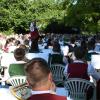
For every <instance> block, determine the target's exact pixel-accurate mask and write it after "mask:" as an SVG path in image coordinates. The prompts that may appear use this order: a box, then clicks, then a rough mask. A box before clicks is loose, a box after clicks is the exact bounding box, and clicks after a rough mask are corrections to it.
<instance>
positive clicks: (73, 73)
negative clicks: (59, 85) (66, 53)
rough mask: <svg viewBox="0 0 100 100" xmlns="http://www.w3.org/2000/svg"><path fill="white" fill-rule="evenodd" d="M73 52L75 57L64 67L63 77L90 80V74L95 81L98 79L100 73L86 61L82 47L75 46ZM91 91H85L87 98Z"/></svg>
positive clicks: (99, 78)
mask: <svg viewBox="0 0 100 100" xmlns="http://www.w3.org/2000/svg"><path fill="white" fill-rule="evenodd" d="M74 54H75V57H76V59H75V60H74V61H73V63H70V64H68V65H67V66H66V67H65V71H64V73H65V77H67V78H82V79H86V80H90V76H92V77H93V78H94V79H95V80H96V81H99V80H100V74H98V73H97V72H96V70H95V69H94V67H93V66H92V65H91V64H88V63H87V62H86V60H85V51H84V49H83V48H82V47H76V48H75V50H74ZM91 92H92V90H89V92H87V100H89V99H90V97H91V95H92V93H91Z"/></svg>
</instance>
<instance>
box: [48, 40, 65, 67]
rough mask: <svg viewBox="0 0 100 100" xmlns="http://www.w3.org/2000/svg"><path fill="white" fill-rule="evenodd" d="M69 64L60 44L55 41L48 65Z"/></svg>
mask: <svg viewBox="0 0 100 100" xmlns="http://www.w3.org/2000/svg"><path fill="white" fill-rule="evenodd" d="M66 63H67V59H66V58H65V57H64V55H63V53H62V52H61V48H60V44H59V42H57V41H53V49H52V53H50V54H49V58H48V64H49V65H51V64H62V65H65V64H66Z"/></svg>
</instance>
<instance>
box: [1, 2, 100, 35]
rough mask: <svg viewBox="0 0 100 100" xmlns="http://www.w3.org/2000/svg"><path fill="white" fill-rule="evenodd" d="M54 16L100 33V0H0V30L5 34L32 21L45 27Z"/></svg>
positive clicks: (22, 29) (25, 27)
mask: <svg viewBox="0 0 100 100" xmlns="http://www.w3.org/2000/svg"><path fill="white" fill-rule="evenodd" d="M53 19H55V20H56V21H57V23H58V24H60V23H61V24H63V25H64V26H72V27H80V29H81V31H82V32H90V33H96V32H100V0H0V31H2V32H5V31H6V34H8V33H10V32H15V33H26V32H28V31H29V25H30V22H32V21H34V20H37V24H38V26H39V29H40V30H44V29H46V27H48V25H50V24H51V23H52V20H53ZM7 31H8V32H7Z"/></svg>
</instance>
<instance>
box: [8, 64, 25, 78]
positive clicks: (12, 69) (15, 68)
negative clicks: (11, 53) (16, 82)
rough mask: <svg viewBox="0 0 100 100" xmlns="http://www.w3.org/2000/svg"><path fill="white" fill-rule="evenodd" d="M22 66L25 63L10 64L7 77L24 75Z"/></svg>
mask: <svg viewBox="0 0 100 100" xmlns="http://www.w3.org/2000/svg"><path fill="white" fill-rule="evenodd" d="M24 65H25V63H16V64H10V66H9V75H10V76H15V75H25V71H24Z"/></svg>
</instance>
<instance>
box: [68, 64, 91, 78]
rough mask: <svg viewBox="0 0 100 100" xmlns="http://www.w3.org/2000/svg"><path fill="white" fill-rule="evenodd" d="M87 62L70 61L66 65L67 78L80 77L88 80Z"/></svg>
mask: <svg viewBox="0 0 100 100" xmlns="http://www.w3.org/2000/svg"><path fill="white" fill-rule="evenodd" d="M87 70H88V64H85V63H72V64H69V65H68V70H67V72H68V74H69V77H68V78H82V79H86V80H90V78H89V76H88V73H87Z"/></svg>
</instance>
